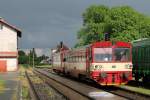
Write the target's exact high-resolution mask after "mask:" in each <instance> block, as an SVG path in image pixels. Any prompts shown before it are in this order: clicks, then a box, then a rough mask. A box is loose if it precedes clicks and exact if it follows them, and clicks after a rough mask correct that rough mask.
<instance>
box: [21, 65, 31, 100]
mask: <svg viewBox="0 0 150 100" xmlns="http://www.w3.org/2000/svg"><path fill="white" fill-rule="evenodd" d="M25 70H30V68H29V66H28V65H19V73H20V75H19V79H20V81H21V92H22V93H21V94H22V99H23V100H30V93H29V83H28V81H27V79H26V77H25Z"/></svg>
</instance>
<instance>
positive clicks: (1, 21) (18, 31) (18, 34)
mask: <svg viewBox="0 0 150 100" xmlns="http://www.w3.org/2000/svg"><path fill="white" fill-rule="evenodd" d="M0 23H2V24H4V25H6V26H8V27H9V28H11V29H13V30H15V31H16V32H17V36H19V37H21V30H20V29H18V28H16V27H15V26H13V25H10V24H8V23H7V22H6V21H5V20H4V19H2V18H1V17H0Z"/></svg>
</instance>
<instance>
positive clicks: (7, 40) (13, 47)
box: [0, 25, 17, 52]
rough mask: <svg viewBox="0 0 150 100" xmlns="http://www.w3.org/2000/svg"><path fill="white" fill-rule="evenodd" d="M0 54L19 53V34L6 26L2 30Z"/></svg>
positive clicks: (0, 34)
mask: <svg viewBox="0 0 150 100" xmlns="http://www.w3.org/2000/svg"><path fill="white" fill-rule="evenodd" d="M0 52H17V33H16V32H15V31H14V30H12V29H10V28H9V27H7V26H5V25H3V28H2V29H0Z"/></svg>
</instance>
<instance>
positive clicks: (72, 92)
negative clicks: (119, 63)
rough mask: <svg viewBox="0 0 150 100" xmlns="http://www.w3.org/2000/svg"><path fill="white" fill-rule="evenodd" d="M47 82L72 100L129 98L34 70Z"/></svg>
mask: <svg viewBox="0 0 150 100" xmlns="http://www.w3.org/2000/svg"><path fill="white" fill-rule="evenodd" d="M34 73H36V74H37V75H38V76H40V77H41V78H42V79H44V80H45V81H46V83H47V84H49V85H50V86H52V87H54V88H55V89H57V90H58V91H59V92H61V93H62V94H63V95H65V96H66V97H67V98H68V99H70V100H94V99H96V100H127V99H128V98H126V97H124V96H118V95H115V94H112V93H109V92H106V91H104V90H102V89H98V88H95V87H92V86H89V85H86V84H83V83H81V82H77V81H73V80H70V79H67V78H64V77H61V76H58V75H55V74H52V73H49V72H47V71H44V70H38V69H36V70H34Z"/></svg>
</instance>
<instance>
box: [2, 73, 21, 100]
mask: <svg viewBox="0 0 150 100" xmlns="http://www.w3.org/2000/svg"><path fill="white" fill-rule="evenodd" d="M18 75H19V73H18V72H5V73H0V99H1V100H19V98H20V94H19V90H20V89H19V87H20V82H19V77H18Z"/></svg>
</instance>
